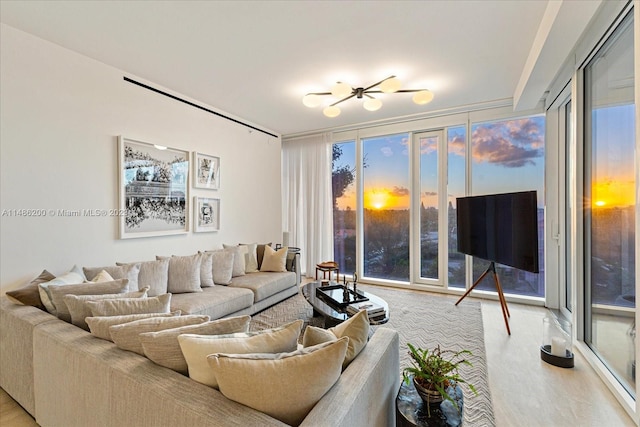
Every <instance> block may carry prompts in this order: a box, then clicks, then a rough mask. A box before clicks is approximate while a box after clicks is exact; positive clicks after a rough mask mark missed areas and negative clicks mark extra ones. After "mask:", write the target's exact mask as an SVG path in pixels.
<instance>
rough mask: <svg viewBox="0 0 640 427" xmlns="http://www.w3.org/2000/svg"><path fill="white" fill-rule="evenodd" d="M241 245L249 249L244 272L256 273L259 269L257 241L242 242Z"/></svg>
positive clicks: (245, 256)
mask: <svg viewBox="0 0 640 427" xmlns="http://www.w3.org/2000/svg"><path fill="white" fill-rule="evenodd" d="M240 246H246V247H247V250H246V252H245V254H244V272H245V273H255V272H257V271H258V253H257V248H258V244H257V243H242V244H240Z"/></svg>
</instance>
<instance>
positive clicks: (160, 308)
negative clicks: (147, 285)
mask: <svg viewBox="0 0 640 427" xmlns="http://www.w3.org/2000/svg"><path fill="white" fill-rule="evenodd" d="M86 304H87V305H88V306H89V308H90V309H91V315H92V316H123V315H126V314H142V313H169V306H170V304H171V294H164V295H160V296H157V297H149V298H122V299H114V300H104V301H87V302H86Z"/></svg>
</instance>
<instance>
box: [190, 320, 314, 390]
mask: <svg viewBox="0 0 640 427" xmlns="http://www.w3.org/2000/svg"><path fill="white" fill-rule="evenodd" d="M303 323H304V322H303V321H302V320H295V321H293V322H291V323H288V324H286V325H284V326H282V327H279V328H273V329H267V330H264V331H257V332H246V333H238V334H230V335H193V334H186V335H180V336H179V337H178V342H179V343H180V348H181V349H182V354H183V355H184V358H185V360H186V361H187V365H188V366H189V378H191V379H192V380H195V381H198V382H199V383H202V384H205V385H208V386H209V387H214V388H217V387H218V383H217V381H216V377H215V376H214V375H213V371H212V370H211V369H210V368H209V364H208V362H207V355H209V354H212V353H286V352H290V351H295V350H296V348H297V347H298V336H299V335H300V330H301V329H302V325H303Z"/></svg>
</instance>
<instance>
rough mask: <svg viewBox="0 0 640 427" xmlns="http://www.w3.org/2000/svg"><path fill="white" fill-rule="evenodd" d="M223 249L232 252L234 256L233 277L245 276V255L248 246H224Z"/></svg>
mask: <svg viewBox="0 0 640 427" xmlns="http://www.w3.org/2000/svg"><path fill="white" fill-rule="evenodd" d="M222 247H223V248H224V250H225V251H228V252H231V253H232V254H233V277H237V276H244V274H245V273H244V270H245V258H244V254H245V251H246V249H247V248H246V246H245V247H243V246H236V245H226V244H223V245H222Z"/></svg>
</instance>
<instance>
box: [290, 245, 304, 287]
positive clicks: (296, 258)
mask: <svg viewBox="0 0 640 427" xmlns="http://www.w3.org/2000/svg"><path fill="white" fill-rule="evenodd" d="M287 270H289V271H293V272H294V273H296V284H297V285H298V286H300V280H301V275H300V250H298V251H296V252H293V251H289V253H287Z"/></svg>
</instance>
